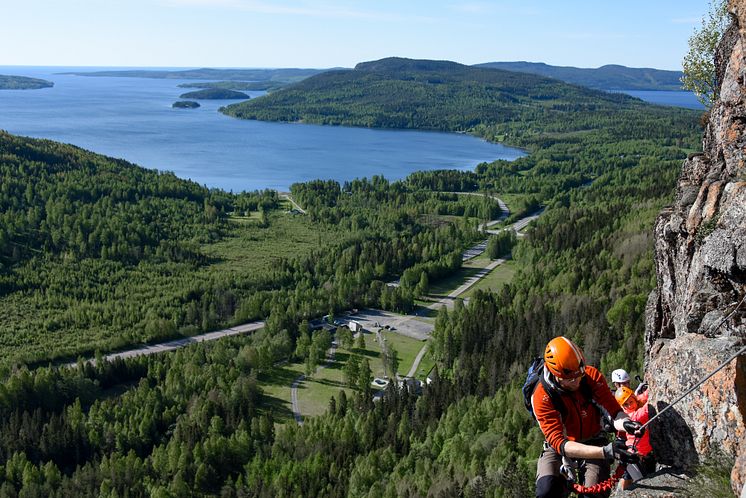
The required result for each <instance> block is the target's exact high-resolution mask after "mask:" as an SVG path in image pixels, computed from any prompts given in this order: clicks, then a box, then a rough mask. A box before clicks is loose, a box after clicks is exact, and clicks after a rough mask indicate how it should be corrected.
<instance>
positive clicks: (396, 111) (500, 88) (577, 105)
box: [221, 57, 642, 131]
mask: <svg viewBox="0 0 746 498" xmlns="http://www.w3.org/2000/svg"><path fill="white" fill-rule="evenodd" d="M641 104H642V103H641V102H640V101H639V100H637V99H634V98H632V97H629V96H627V95H623V94H610V93H607V92H602V91H598V90H593V89H589V88H583V87H580V86H576V85H568V84H567V83H564V82H562V81H559V80H556V79H550V78H546V77H542V76H538V75H533V74H528V73H522V72H511V71H504V70H498V69H492V68H482V67H474V66H467V65H464V64H459V63H456V62H451V61H434V60H414V59H404V58H399V57H390V58H386V59H381V60H377V61H370V62H363V63H360V64H358V65H356V66H355V69H352V70H343V71H327V72H324V73H321V74H317V75H315V76H312V77H310V78H307V79H305V80H302V81H300V82H298V83H295V84H293V85H289V86H287V87H284V88H282V89H280V90H277V91H275V92H273V93H271V94H269V95H266V96H263V97H259V98H256V99H252V100H251V101H248V102H242V103H239V104H234V105H230V106H227V107H225V108H222V109H221V112H224V113H225V114H228V115H230V116H234V117H238V118H243V119H260V120H267V121H289V122H295V121H302V122H306V123H317V124H331V125H348V126H363V127H371V128H399V129H404V128H410V129H431V130H442V131H468V130H472V129H473V128H474V127H475V126H478V125H488V124H493V123H505V122H520V121H522V120H526V119H530V120H534V119H536V117H537V116H542V119H545V120H558V121H559V122H562V121H563V120H564V119H566V114H567V113H570V112H585V111H591V110H593V111H594V112H596V111H602V112H603V111H606V112H611V111H614V110H617V109H619V108H620V106H634V105H641Z"/></svg>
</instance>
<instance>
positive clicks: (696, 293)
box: [645, 0, 746, 496]
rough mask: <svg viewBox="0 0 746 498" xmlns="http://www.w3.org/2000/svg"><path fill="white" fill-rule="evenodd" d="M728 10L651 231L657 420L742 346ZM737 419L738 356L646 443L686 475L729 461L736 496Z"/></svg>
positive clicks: (735, 50) (739, 20) (740, 146)
mask: <svg viewBox="0 0 746 498" xmlns="http://www.w3.org/2000/svg"><path fill="white" fill-rule="evenodd" d="M728 8H729V12H730V14H731V18H732V24H731V27H730V28H729V29H728V31H727V33H726V34H725V36H724V37H723V40H722V41H721V43H720V46H719V49H718V53H717V56H716V66H717V76H718V83H719V85H720V98H719V100H717V101H716V102H715V103H714V104H713V106H712V109H711V110H710V113H709V121H708V123H707V125H706V128H705V133H704V139H703V153H702V154H696V155H692V156H690V157H689V159H687V160H686V161H685V162H684V165H683V168H682V172H681V176H680V178H679V182H678V192H677V199H676V202H675V204H674V205H673V206H672V207H670V208H667V209H665V210H664V211H663V212H662V213H661V214H660V215H659V217H658V219H657V221H656V225H655V237H656V247H655V259H656V267H657V277H658V286H657V288H656V289H655V290H654V291H653V292H652V293H651V295H650V298H649V299H648V308H647V316H646V348H647V351H646V368H645V369H646V377H647V380H648V381H649V384H650V402H651V406H652V407H653V408H655V409H657V410H658V411H659V412H660V411H661V410H663V408H665V407H666V406H667V405H668V404H669V403H671V402H673V401H674V400H676V399H677V398H678V397H679V396H680V395H682V394H684V392H685V391H686V390H687V389H689V388H690V387H692V386H694V385H695V384H696V383H697V382H698V381H699V380H700V379H702V378H703V377H705V376H706V375H707V374H708V373H710V372H711V371H713V370H715V369H716V368H717V367H718V366H719V365H720V364H721V363H722V362H723V361H725V360H726V359H728V357H730V356H731V355H733V354H735V353H736V352H738V351H739V350H741V349H742V348H743V347H744V346H746V302H744V301H745V300H744V296H746V58H745V57H746V52H745V51H746V0H731V2H730V4H729V7H728ZM745 420H746V353H744V354H741V355H740V356H738V357H737V358H736V359H734V360H733V361H731V362H730V363H728V365H727V366H726V367H725V368H723V369H722V370H721V371H720V372H719V373H717V374H716V375H715V376H713V377H712V378H710V379H709V380H708V381H707V382H705V383H704V384H703V385H702V386H701V387H700V388H698V389H697V390H695V391H694V392H693V393H692V394H690V395H689V396H687V397H686V398H684V399H683V400H682V401H681V402H679V403H677V404H676V405H675V406H674V407H672V408H671V409H670V410H668V411H667V412H666V413H664V414H663V415H662V416H661V417H660V418H659V419H658V420H657V421H656V425H655V426H653V429H654V430H653V431H651V438H652V439H653V446H654V448H655V450H656V452H657V453H658V455H659V460H661V461H662V462H663V463H667V464H669V465H674V466H678V467H683V468H691V467H692V466H694V465H696V464H698V463H700V462H702V461H704V460H705V459H706V458H707V457H708V456H711V455H714V454H717V453H718V452H720V453H721V454H724V456H725V457H727V458H731V459H735V465H734V467H733V471H732V474H731V478H732V479H731V483H732V486H733V491H734V492H735V493H736V495H737V496H741V492H742V490H743V492H744V493H746V490H744V484H745V483H746V425H744V421H745ZM744 496H746V494H745V495H744Z"/></svg>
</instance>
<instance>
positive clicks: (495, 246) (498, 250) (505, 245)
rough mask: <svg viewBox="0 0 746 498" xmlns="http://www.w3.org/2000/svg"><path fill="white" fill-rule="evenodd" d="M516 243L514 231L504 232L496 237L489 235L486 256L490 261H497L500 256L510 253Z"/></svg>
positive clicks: (516, 238)
mask: <svg viewBox="0 0 746 498" xmlns="http://www.w3.org/2000/svg"><path fill="white" fill-rule="evenodd" d="M517 243H518V237H516V234H515V231H514V230H505V231H502V232H500V233H498V234H496V235H490V238H489V239H487V249H486V252H487V256H488V257H489V258H490V259H497V258H499V257H500V256H506V255H508V254H510V251H511V250H512V249H513V246H515V245H516V244H517Z"/></svg>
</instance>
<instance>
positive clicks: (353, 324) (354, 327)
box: [347, 320, 363, 332]
mask: <svg viewBox="0 0 746 498" xmlns="http://www.w3.org/2000/svg"><path fill="white" fill-rule="evenodd" d="M347 326H348V327H349V328H350V330H351V331H352V332H360V331H362V330H363V325H362V324H361V323H360V322H357V321H355V320H350V321H349V323H347Z"/></svg>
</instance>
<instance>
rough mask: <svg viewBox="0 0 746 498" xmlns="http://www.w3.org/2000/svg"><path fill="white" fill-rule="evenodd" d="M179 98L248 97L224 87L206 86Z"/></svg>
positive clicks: (225, 98)
mask: <svg viewBox="0 0 746 498" xmlns="http://www.w3.org/2000/svg"><path fill="white" fill-rule="evenodd" d="M179 98H181V99H197V100H228V99H234V100H237V99H248V98H250V97H249V96H248V95H246V94H245V93H243V92H237V91H235V90H227V89H225V88H206V89H204V90H197V91H196V92H187V93H184V94H182V95H180V96H179Z"/></svg>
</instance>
